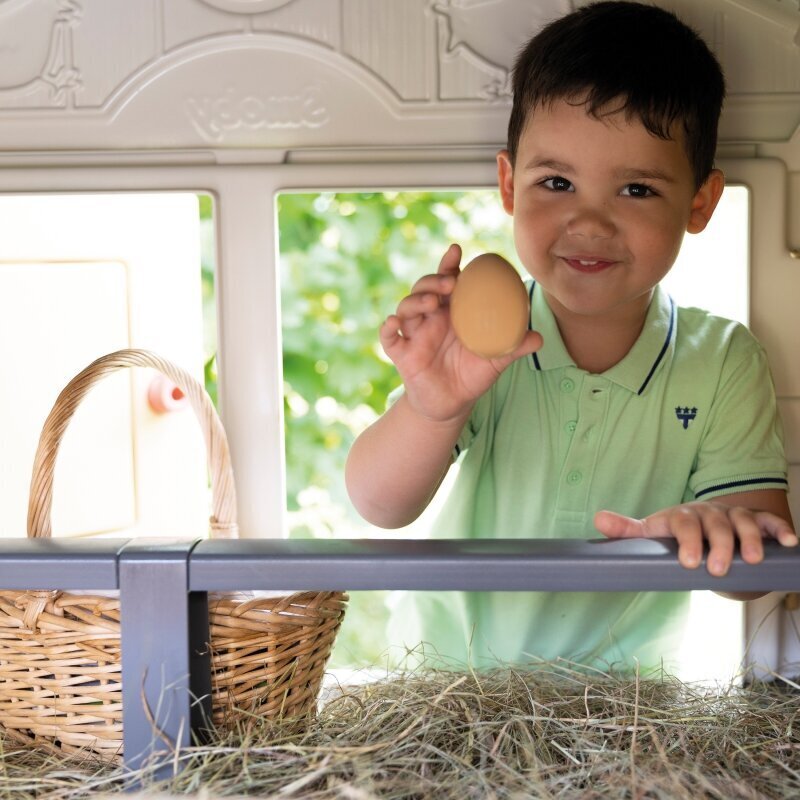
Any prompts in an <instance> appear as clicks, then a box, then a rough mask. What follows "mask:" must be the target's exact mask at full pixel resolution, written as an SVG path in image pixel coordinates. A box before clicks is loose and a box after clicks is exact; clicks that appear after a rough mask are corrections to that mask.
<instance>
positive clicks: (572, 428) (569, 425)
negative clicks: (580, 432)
mask: <svg viewBox="0 0 800 800" xmlns="http://www.w3.org/2000/svg"><path fill="white" fill-rule="evenodd" d="M577 427H578V423H577V422H576V421H575V420H574V419H571V420H570V421H569V422H568V423H567V424H566V425H565V426H564V430H565V431H566V432H567V433H575V428H577Z"/></svg>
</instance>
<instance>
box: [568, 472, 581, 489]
mask: <svg viewBox="0 0 800 800" xmlns="http://www.w3.org/2000/svg"><path fill="white" fill-rule="evenodd" d="M582 480H583V475H581V473H580V472H579V471H578V470H577V469H574V470H572V472H570V473H569V475H567V483H571V484H572V485H573V486H575V485H577V484H579V483H580V482H581V481H582Z"/></svg>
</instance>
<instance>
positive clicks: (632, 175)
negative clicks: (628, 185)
mask: <svg viewBox="0 0 800 800" xmlns="http://www.w3.org/2000/svg"><path fill="white" fill-rule="evenodd" d="M617 176H618V177H619V178H620V179H621V180H625V181H635V180H642V179H644V180H650V181H663V182H664V183H675V178H673V177H672V175H669V174H668V173H666V172H662V171H661V170H660V169H639V168H637V167H633V168H631V169H621V170H619V171H618V172H617Z"/></svg>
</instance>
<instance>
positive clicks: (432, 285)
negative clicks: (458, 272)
mask: <svg viewBox="0 0 800 800" xmlns="http://www.w3.org/2000/svg"><path fill="white" fill-rule="evenodd" d="M455 285H456V278H455V276H453V275H440V274H439V273H438V272H437V273H435V274H433V275H423V276H422V277H421V278H420V279H419V280H418V281H417V282H416V283H415V284H414V285H413V286H412V287H411V294H423V293H425V292H432V293H433V294H439V295H448V294H450V293H451V292H452V291H453V289H454V287H455Z"/></svg>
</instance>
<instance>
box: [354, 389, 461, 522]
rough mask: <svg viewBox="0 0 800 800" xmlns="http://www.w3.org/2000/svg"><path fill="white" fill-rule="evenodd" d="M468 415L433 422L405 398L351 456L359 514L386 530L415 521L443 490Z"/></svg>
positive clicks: (359, 440)
mask: <svg viewBox="0 0 800 800" xmlns="http://www.w3.org/2000/svg"><path fill="white" fill-rule="evenodd" d="M468 416H469V414H467V415H466V416H464V417H463V419H460V418H457V419H455V420H452V421H445V422H437V421H432V420H429V419H426V418H424V417H422V416H420V415H419V414H417V413H416V412H415V411H414V409H413V408H412V406H411V404H410V403H409V402H408V398H407V397H406V396H405V395H401V396H400V398H399V399H398V400H397V402H396V403H395V404H394V405H393V406H392V407H391V408H390V409H389V410H388V411H387V412H386V413H385V414H384V415H383V416H382V417H380V419H378V420H377V421H376V422H374V423H373V424H372V425H371V426H370V427H369V428H367V429H366V430H365V431H364V432H363V433H362V434H361V435H360V436H359V437H358V438H357V439H356V441H355V442H354V443H353V446H352V448H351V449H350V453H349V454H348V457H347V464H346V466H345V483H346V484H347V491H348V493H349V495H350V499H351V501H352V503H353V505H354V506H355V507H356V510H357V511H358V513H359V514H361V516H362V517H364V519H366V520H367V521H368V522H371V523H372V524H373V525H378V526H380V527H381V528H399V527H402V526H403V525H408V524H409V523H410V522H413V521H414V520H415V519H416V518H417V517H418V516H419V515H420V514H421V513H422V512H423V511H424V510H425V508H426V507H427V505H428V503H429V502H430V500H431V498H432V497H433V495H434V494H435V492H436V490H437V489H438V488H439V484H440V483H441V482H442V479H443V478H444V476H445V474H446V472H447V469H448V467H449V466H450V463H451V460H452V452H453V447H454V445H455V443H456V441H457V440H458V437H459V434H460V433H461V429H462V427H463V425H464V423H465V422H466V420H467V418H468Z"/></svg>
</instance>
